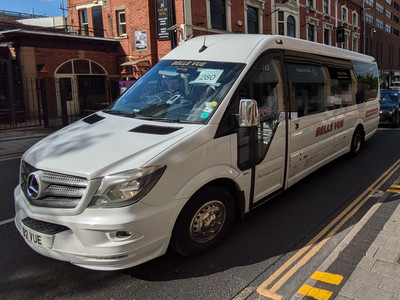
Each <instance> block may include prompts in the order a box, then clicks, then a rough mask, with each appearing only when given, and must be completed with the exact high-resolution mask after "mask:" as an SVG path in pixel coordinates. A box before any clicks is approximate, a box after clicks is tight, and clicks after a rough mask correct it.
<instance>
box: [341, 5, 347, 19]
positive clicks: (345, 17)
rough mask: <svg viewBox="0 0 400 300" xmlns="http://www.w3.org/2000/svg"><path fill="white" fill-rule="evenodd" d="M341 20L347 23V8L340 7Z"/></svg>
mask: <svg viewBox="0 0 400 300" xmlns="http://www.w3.org/2000/svg"><path fill="white" fill-rule="evenodd" d="M342 20H343V21H345V22H347V8H346V7H342Z"/></svg>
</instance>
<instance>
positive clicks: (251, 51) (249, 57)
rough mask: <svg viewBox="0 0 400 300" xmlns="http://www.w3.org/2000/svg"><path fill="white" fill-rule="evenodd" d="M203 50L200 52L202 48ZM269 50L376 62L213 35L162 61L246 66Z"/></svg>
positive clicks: (271, 38)
mask: <svg viewBox="0 0 400 300" xmlns="http://www.w3.org/2000/svg"><path fill="white" fill-rule="evenodd" d="M203 46H205V47H206V48H205V49H204V50H203V51H201V49H202V48H204V47H203ZM268 49H286V50H295V51H300V52H306V53H313V54H317V55H322V56H332V57H336V58H341V59H347V60H359V61H364V62H375V59H374V58H373V57H371V56H367V55H364V54H360V53H357V52H353V51H349V50H344V49H341V48H337V47H332V46H327V45H324V44H320V43H315V42H310V41H305V40H301V39H297V38H291V37H287V36H280V35H262V34H213V35H207V36H199V37H195V38H192V39H190V40H188V41H186V42H184V43H183V44H181V45H180V46H179V47H177V48H175V49H173V50H172V51H171V52H169V53H168V54H167V55H166V56H164V57H163V59H174V60H200V61H221V62H222V61H223V62H236V63H248V62H251V61H253V60H254V59H256V58H257V57H258V56H259V55H260V54H261V53H263V52H264V51H266V50H268Z"/></svg>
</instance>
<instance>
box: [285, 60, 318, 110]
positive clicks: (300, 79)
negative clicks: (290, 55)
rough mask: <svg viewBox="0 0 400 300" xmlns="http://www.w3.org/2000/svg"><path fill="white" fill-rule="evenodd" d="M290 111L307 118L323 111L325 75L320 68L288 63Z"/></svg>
mask: <svg viewBox="0 0 400 300" xmlns="http://www.w3.org/2000/svg"><path fill="white" fill-rule="evenodd" d="M287 70H288V79H289V87H290V102H291V111H292V112H296V111H297V112H298V116H299V117H302V116H307V115H310V114H315V113H318V112H322V111H325V98H326V89H325V75H324V72H323V69H322V67H321V66H316V65H310V64H299V63H288V64H287Z"/></svg>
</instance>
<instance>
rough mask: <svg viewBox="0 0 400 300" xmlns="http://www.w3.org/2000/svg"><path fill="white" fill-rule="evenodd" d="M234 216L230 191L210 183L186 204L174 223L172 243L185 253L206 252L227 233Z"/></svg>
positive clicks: (175, 248)
mask: <svg viewBox="0 0 400 300" xmlns="http://www.w3.org/2000/svg"><path fill="white" fill-rule="evenodd" d="M233 219H234V202H233V198H232V196H231V194H230V193H229V192H227V191H226V190H225V189H223V188H220V187H216V186H211V187H207V188H205V189H203V190H200V191H199V192H198V193H197V194H195V195H194V196H193V197H192V199H190V200H189V202H188V203H187V204H186V206H185V207H184V208H183V210H182V212H181V214H180V215H179V217H178V220H177V221H176V223H175V227H174V231H173V233H172V237H171V244H170V246H171V248H172V249H173V250H174V251H175V252H177V253H179V254H181V255H184V256H194V255H198V254H200V253H203V252H205V251H207V250H209V249H211V248H213V247H214V246H215V245H216V244H217V243H218V242H220V241H221V240H222V239H223V238H224V237H225V236H226V235H227V234H228V232H229V230H230V228H231V226H232V223H233Z"/></svg>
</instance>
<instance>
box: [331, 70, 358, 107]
mask: <svg viewBox="0 0 400 300" xmlns="http://www.w3.org/2000/svg"><path fill="white" fill-rule="evenodd" d="M328 70H329V75H330V79H331V80H330V88H331V92H330V96H329V97H328V101H327V107H328V109H333V108H341V107H346V106H349V105H352V104H355V99H354V98H355V89H354V86H353V80H352V76H351V71H350V70H349V69H343V68H332V67H328Z"/></svg>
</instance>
